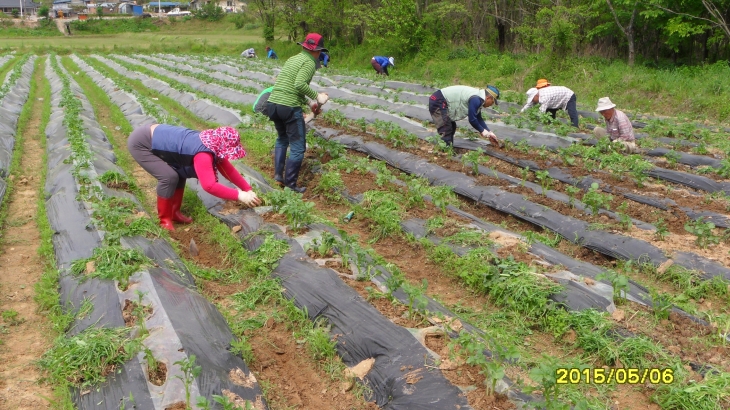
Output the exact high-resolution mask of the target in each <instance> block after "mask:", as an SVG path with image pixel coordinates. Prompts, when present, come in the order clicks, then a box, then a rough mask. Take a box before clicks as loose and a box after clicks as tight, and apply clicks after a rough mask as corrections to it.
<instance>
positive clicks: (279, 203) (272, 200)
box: [266, 188, 314, 229]
mask: <svg viewBox="0 0 730 410" xmlns="http://www.w3.org/2000/svg"><path fill="white" fill-rule="evenodd" d="M266 200H267V203H269V204H271V206H272V208H273V210H274V211H275V212H278V213H280V214H283V215H286V220H287V223H288V224H289V226H290V227H291V228H292V229H301V228H303V227H305V226H306V225H308V224H310V223H312V222H314V215H313V214H312V210H313V209H314V202H304V201H303V200H302V194H300V193H298V192H295V191H292V190H291V189H289V188H284V190H283V191H279V190H274V191H271V192H269V193H268V194H266Z"/></svg>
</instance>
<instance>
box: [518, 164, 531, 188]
mask: <svg viewBox="0 0 730 410" xmlns="http://www.w3.org/2000/svg"><path fill="white" fill-rule="evenodd" d="M520 174H522V186H525V181H527V177H528V176H530V168H528V167H524V168H522V169H520Z"/></svg>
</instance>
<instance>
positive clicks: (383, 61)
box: [370, 56, 395, 77]
mask: <svg viewBox="0 0 730 410" xmlns="http://www.w3.org/2000/svg"><path fill="white" fill-rule="evenodd" d="M370 64H371V65H372V66H373V68H374V69H375V72H376V73H378V74H382V75H384V76H388V77H389V76H390V74H388V67H389V66H392V67H395V58H393V57H383V56H375V57H373V58H371V59H370Z"/></svg>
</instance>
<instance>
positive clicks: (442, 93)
mask: <svg viewBox="0 0 730 410" xmlns="http://www.w3.org/2000/svg"><path fill="white" fill-rule="evenodd" d="M498 99H499V89H498V88H497V87H495V86H493V85H488V86H486V87H485V88H481V89H479V88H474V87H468V86H465V85H453V86H451V87H446V88H442V89H440V90H438V91H436V92H435V93H433V94H432V95H431V97H430V98H429V101H428V111H429V112H430V113H431V118H432V119H433V122H434V124H436V129H437V131H438V133H439V135H441V140H443V141H444V142H445V143H446V144H447V145H449V146H453V145H454V134H455V133H456V121H459V120H462V119H464V118H466V117H469V124H471V126H472V127H474V129H475V130H477V131H478V132H479V133H480V134H481V135H482V137H485V138H489V141H490V142H491V143H492V144H493V145H496V146H499V139H498V138H497V136H496V135H494V133H493V132H492V131H490V130H489V127H488V126H487V124H486V123H485V122H484V119H482V108H483V107H484V108H486V107H490V106H492V105H493V104H497V100H498Z"/></svg>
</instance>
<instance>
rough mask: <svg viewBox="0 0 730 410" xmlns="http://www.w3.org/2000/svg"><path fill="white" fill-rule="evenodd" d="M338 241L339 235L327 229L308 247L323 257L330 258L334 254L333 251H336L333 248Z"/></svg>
mask: <svg viewBox="0 0 730 410" xmlns="http://www.w3.org/2000/svg"><path fill="white" fill-rule="evenodd" d="M336 243H337V237H336V236H334V235H333V234H331V233H329V232H327V231H324V232H322V235H321V236H320V237H319V238H315V239H314V240H313V241H312V244H311V245H310V246H307V248H309V249H312V250H313V251H315V252H317V254H318V255H319V256H321V257H325V258H328V257H330V256H332V253H333V252H334V249H333V248H334V246H335V244H336Z"/></svg>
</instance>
